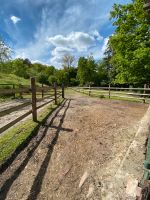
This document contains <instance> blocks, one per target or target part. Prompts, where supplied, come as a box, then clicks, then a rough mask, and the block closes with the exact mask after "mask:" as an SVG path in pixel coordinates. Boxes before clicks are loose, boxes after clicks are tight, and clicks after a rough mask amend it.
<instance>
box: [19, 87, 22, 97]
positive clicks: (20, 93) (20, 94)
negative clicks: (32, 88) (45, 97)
mask: <svg viewBox="0 0 150 200" xmlns="http://www.w3.org/2000/svg"><path fill="white" fill-rule="evenodd" d="M19 89H20V92H19V96H20V99H23V96H22V91H21V89H22V85H21V84H20V85H19Z"/></svg>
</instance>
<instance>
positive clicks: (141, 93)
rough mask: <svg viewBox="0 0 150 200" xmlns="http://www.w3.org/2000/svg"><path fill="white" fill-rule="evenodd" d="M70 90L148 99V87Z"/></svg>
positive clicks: (149, 91)
mask: <svg viewBox="0 0 150 200" xmlns="http://www.w3.org/2000/svg"><path fill="white" fill-rule="evenodd" d="M71 89H72V90H74V91H77V92H81V93H84V94H87V95H89V96H96V97H100V98H116V99H117V98H118V99H126V100H128V99H131V100H137V101H143V103H145V102H146V101H150V88H120V87H111V86H110V85H109V87H90V86H89V87H71Z"/></svg>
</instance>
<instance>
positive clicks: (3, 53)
mask: <svg viewBox="0 0 150 200" xmlns="http://www.w3.org/2000/svg"><path fill="white" fill-rule="evenodd" d="M10 57H11V49H10V47H8V46H7V45H6V43H5V42H4V41H3V40H2V39H1V38H0V62H4V61H7V60H9V59H10Z"/></svg>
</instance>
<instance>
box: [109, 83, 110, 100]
mask: <svg viewBox="0 0 150 200" xmlns="http://www.w3.org/2000/svg"><path fill="white" fill-rule="evenodd" d="M109 99H110V84H109Z"/></svg>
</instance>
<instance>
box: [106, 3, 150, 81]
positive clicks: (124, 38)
mask: <svg viewBox="0 0 150 200" xmlns="http://www.w3.org/2000/svg"><path fill="white" fill-rule="evenodd" d="M143 6H144V1H143V0H134V1H133V2H132V3H129V4H127V5H120V4H114V6H113V9H112V11H111V19H112V20H113V25H114V26H115V28H116V30H115V33H114V34H113V35H112V36H111V37H110V39H109V44H110V47H111V49H112V58H111V64H112V65H113V67H114V68H115V70H116V77H115V81H114V82H115V83H120V84H124V83H128V84H144V83H148V82H149V80H150V25H149V22H148V18H147V13H146V12H145V10H144V9H143Z"/></svg>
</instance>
